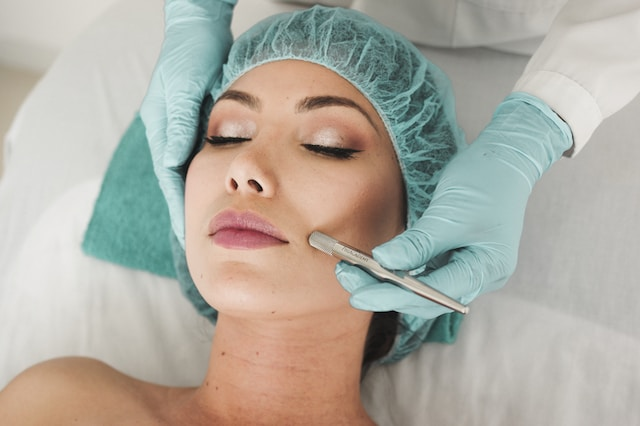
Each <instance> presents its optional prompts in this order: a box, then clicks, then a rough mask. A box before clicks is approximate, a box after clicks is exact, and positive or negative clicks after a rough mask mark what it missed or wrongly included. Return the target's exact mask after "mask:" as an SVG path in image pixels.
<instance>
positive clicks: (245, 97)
mask: <svg viewBox="0 0 640 426" xmlns="http://www.w3.org/2000/svg"><path fill="white" fill-rule="evenodd" d="M223 100H231V101H236V102H239V103H241V104H242V105H244V106H246V107H247V108H249V109H252V110H254V111H256V112H260V111H261V110H262V102H260V99H259V98H257V97H255V96H253V95H252V94H250V93H247V92H242V91H240V90H227V91H226V92H224V93H223V94H222V95H220V97H219V98H218V100H217V102H220V101H223Z"/></svg>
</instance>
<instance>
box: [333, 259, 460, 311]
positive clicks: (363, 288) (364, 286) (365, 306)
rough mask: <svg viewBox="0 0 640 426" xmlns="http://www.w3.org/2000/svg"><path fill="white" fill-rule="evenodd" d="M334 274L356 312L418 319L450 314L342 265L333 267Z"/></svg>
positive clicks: (358, 270)
mask: <svg viewBox="0 0 640 426" xmlns="http://www.w3.org/2000/svg"><path fill="white" fill-rule="evenodd" d="M336 275H337V277H338V281H339V282H340V284H341V285H342V286H343V287H344V289H345V290H347V291H348V292H349V293H351V298H350V303H351V306H353V307H354V308H356V309H361V310H365V311H373V312H387V311H398V312H402V313H407V314H411V315H415V316H418V317H421V318H435V317H436V316H438V315H441V314H443V313H445V312H450V311H451V310H450V309H448V308H445V307H443V306H440V305H437V304H436V303H434V302H431V301H429V300H427V299H424V298H422V297H421V296H418V295H417V294H414V293H412V292H410V291H408V290H405V289H403V288H400V287H398V286H396V285H393V284H390V283H386V282H382V281H379V280H378V279H376V278H375V277H373V276H371V275H369V274H368V273H366V272H365V271H363V270H362V269H360V268H358V267H356V266H352V265H349V264H347V263H345V262H340V263H338V264H337V265H336Z"/></svg>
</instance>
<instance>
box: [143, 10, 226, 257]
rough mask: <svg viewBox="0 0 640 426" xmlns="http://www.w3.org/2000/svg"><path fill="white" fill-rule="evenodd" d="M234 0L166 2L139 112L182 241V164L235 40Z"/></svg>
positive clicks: (173, 224) (193, 141) (172, 221)
mask: <svg viewBox="0 0 640 426" xmlns="http://www.w3.org/2000/svg"><path fill="white" fill-rule="evenodd" d="M235 4H236V0H166V5H165V37H164V42H163V44H162V50H161V52H160V57H159V59H158V63H157V64H156V68H155V70H154V72H153V75H152V78H151V83H150V85H149V88H148V90H147V94H146V96H145V98H144V100H143V102H142V106H141V109H140V115H141V117H142V120H143V122H144V124H145V127H146V132H147V139H148V140H149V147H150V149H151V157H152V159H153V167H154V170H155V173H156V175H157V176H158V181H159V183H160V188H161V189H162V192H163V193H164V196H165V198H166V200H167V204H168V205H169V214H170V216H171V226H172V228H173V231H174V232H175V234H176V236H177V237H178V241H180V243H181V244H182V245H184V202H183V200H184V180H183V177H182V176H181V174H180V167H181V166H182V165H184V163H185V162H186V161H187V159H188V157H189V155H190V153H191V151H192V149H193V147H194V144H195V142H196V141H195V138H196V133H197V130H198V120H199V118H200V106H201V103H202V100H203V99H204V97H205V95H206V94H207V93H209V92H210V90H211V88H212V86H213V84H214V83H215V81H216V80H217V79H218V77H219V75H220V73H221V71H222V64H223V63H224V61H225V60H226V57H227V53H228V52H229V47H230V46H231V42H232V41H233V37H232V35H231V29H230V25H231V16H232V13H233V7H234V6H235Z"/></svg>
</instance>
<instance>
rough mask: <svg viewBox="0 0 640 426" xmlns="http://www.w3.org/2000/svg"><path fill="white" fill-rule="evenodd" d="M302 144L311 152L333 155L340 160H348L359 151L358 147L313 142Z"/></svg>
mask: <svg viewBox="0 0 640 426" xmlns="http://www.w3.org/2000/svg"><path fill="white" fill-rule="evenodd" d="M302 146H304V147H305V148H306V149H308V150H309V151H311V152H313V153H316V154H320V155H325V156H327V157H334V158H337V159H340V160H349V159H351V158H353V157H354V154H357V153H358V152H360V150H358V149H349V148H338V147H335V146H325V145H313V144H303V145H302Z"/></svg>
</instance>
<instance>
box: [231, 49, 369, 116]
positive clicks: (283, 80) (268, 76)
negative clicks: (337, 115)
mask: <svg viewBox="0 0 640 426" xmlns="http://www.w3.org/2000/svg"><path fill="white" fill-rule="evenodd" d="M229 88H232V89H239V88H243V89H245V90H248V89H249V88H251V89H252V90H254V91H260V92H277V93H282V94H285V93H293V92H296V91H302V92H304V93H305V94H306V95H316V94H334V95H341V96H348V97H350V98H352V99H354V100H361V101H362V102H365V103H366V104H367V105H366V106H367V107H369V108H371V109H372V110H373V109H374V108H373V106H372V105H371V104H370V102H369V101H368V100H367V99H366V97H365V96H364V95H363V94H362V93H360V91H359V90H358V89H357V88H356V87H355V86H354V85H352V84H351V83H350V82H349V81H347V80H346V79H344V78H343V77H341V76H340V75H338V74H337V73H336V72H334V71H332V70H330V69H328V68H326V67H324V66H322V65H318V64H315V63H312V62H306V61H301V60H291V59H289V60H281V61H274V62H269V63H267V64H263V65H259V66H257V67H255V68H253V69H251V70H249V71H247V72H246V73H244V74H243V75H242V76H240V77H239V78H238V79H237V80H235V81H234V82H233V84H231V86H230V87H229Z"/></svg>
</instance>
